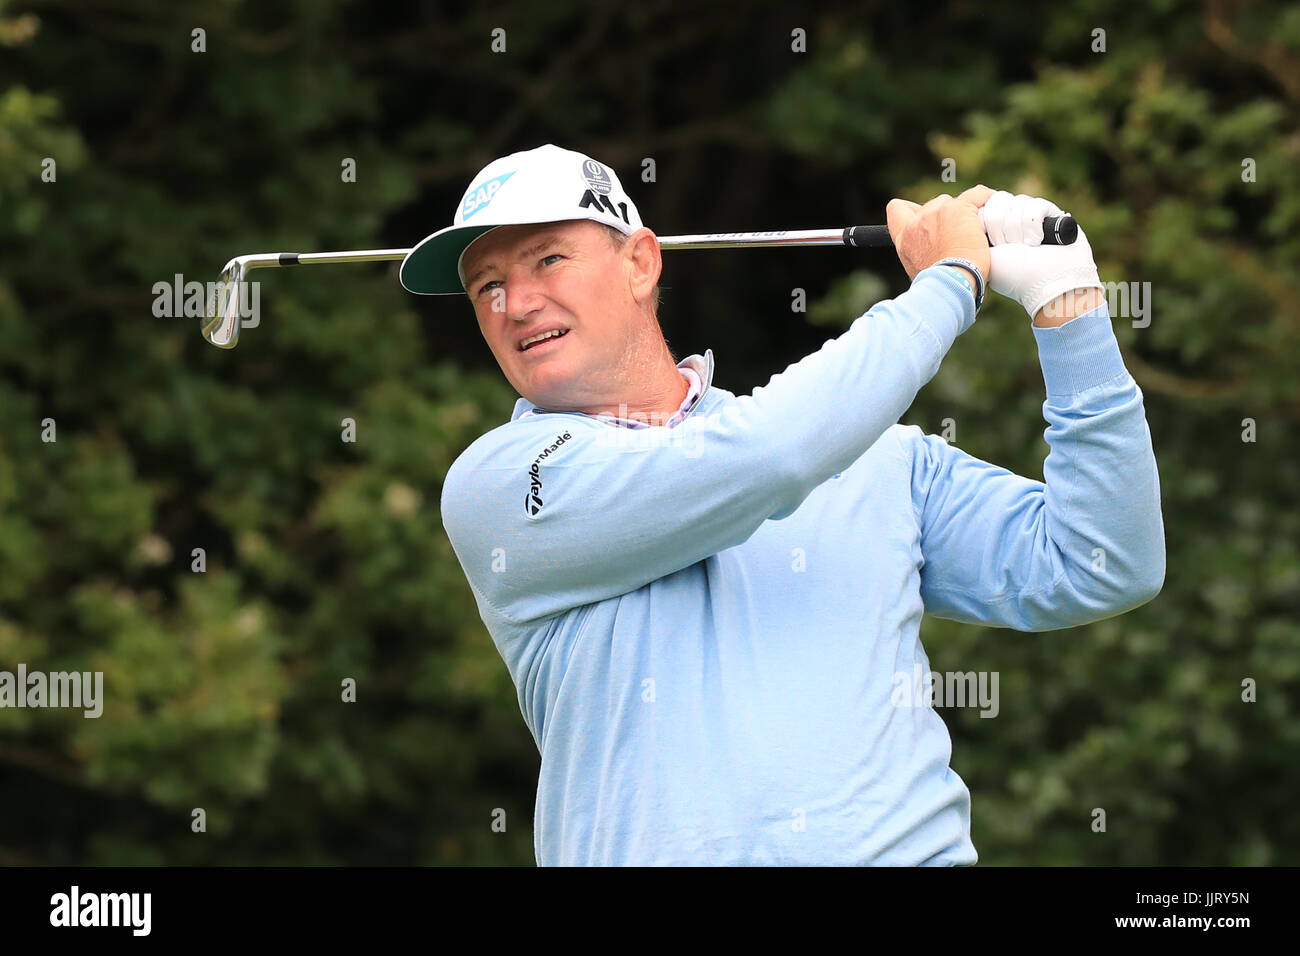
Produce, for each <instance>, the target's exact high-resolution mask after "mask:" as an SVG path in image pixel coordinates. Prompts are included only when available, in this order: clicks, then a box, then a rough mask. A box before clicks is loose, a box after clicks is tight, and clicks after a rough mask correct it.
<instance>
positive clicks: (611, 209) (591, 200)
mask: <svg viewBox="0 0 1300 956" xmlns="http://www.w3.org/2000/svg"><path fill="white" fill-rule="evenodd" d="M588 206H595V207H596V208H597V209H603V210H605V211H606V212H608V213H609V214H610V215H611V216H618V217H619V218H620V219H622V220H623V221H624V222H625V223H627V224H628V225H629V226H630V225H632V220H631V219H629V218H627V203H625V202H621V203H619V204H618V207H617V208H615V206H614V204H613V203H612V202H610V199H609V197H608V196H597V195H596V194H595V193H594V192H593V191H592V190H590V189H588V190H587V191H586V192H584V193H583V194H582V198H581V199H580V200H578V208H579V209H586V208H587V207H588Z"/></svg>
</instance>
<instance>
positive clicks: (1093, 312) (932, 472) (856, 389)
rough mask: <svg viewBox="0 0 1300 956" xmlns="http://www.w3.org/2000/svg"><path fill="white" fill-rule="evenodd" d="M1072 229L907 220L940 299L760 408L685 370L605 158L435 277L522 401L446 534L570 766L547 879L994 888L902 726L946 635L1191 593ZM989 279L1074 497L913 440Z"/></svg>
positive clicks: (934, 442)
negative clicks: (859, 880) (473, 320)
mask: <svg viewBox="0 0 1300 956" xmlns="http://www.w3.org/2000/svg"><path fill="white" fill-rule="evenodd" d="M1051 213H1059V210H1057V209H1056V207H1055V206H1053V205H1051V204H1050V203H1047V202H1045V201H1043V200H1038V199H1033V198H1031V197H1027V196H1020V197H1012V196H1010V195H1009V194H1006V193H993V192H992V190H989V189H986V188H984V187H976V188H974V189H972V190H968V191H967V192H966V193H963V194H962V196H961V197H959V198H956V199H954V198H951V197H948V196H940V197H937V198H936V199H933V200H931V201H930V202H928V203H926V204H925V205H924V206H917V205H916V204H913V203H906V202H903V201H901V200H894V201H892V202H891V203H890V205H889V208H888V219H889V228H890V232H891V235H892V236H893V238H894V243H895V246H896V248H897V251H898V254H899V257H900V259H901V261H902V263H903V265H904V267H905V269H906V271H907V273H908V275H909V276H910V277H911V278H912V280H913V281H912V285H911V287H910V289H908V291H906V292H904V293H903V294H902V295H900V296H898V298H896V299H893V300H887V301H884V302H880V303H878V304H876V305H875V306H874V307H873V308H872V309H871V310H870V311H869V312H867V313H866V314H865V315H864V316H862V317H861V318H859V319H858V320H856V321H855V322H854V324H853V325H852V327H851V328H850V329H849V330H848V331H846V332H845V333H844V334H843V335H841V336H839V337H838V338H836V339H834V340H832V341H829V342H827V343H826V344H825V345H824V346H823V347H822V348H821V349H819V350H818V351H816V352H814V353H813V354H811V355H809V356H807V357H806V358H804V359H803V360H801V361H799V362H796V363H795V364H794V365H791V366H790V367H789V368H788V369H786V370H785V371H784V372H782V373H780V374H778V375H774V376H773V377H772V379H771V380H770V381H769V383H768V384H767V385H766V386H763V387H760V388H756V389H755V390H754V392H753V394H752V395H745V396H736V395H733V394H732V393H731V392H728V391H725V390H723V389H720V388H717V387H716V386H714V385H713V383H712V378H713V356H712V353H711V352H708V351H706V352H705V353H704V355H702V356H701V355H692V356H690V357H689V358H687V359H685V360H684V361H682V362H681V363H680V364H674V362H673V359H672V356H671V353H670V352H669V351H668V348H667V346H666V344H665V343H664V340H663V336H662V333H661V332H660V331H659V327H658V322H657V320H656V316H655V305H654V304H655V298H656V289H657V283H658V280H659V276H660V271H661V268H662V260H661V258H660V250H659V245H658V242H657V240H656V239H655V236H654V234H653V233H652V232H651V231H650V230H649V229H646V228H644V227H643V226H642V224H641V220H640V216H639V214H638V213H637V210H636V206H635V205H634V204H633V203H632V201H631V199H630V198H628V196H627V195H626V193H625V192H624V191H623V188H622V185H621V183H620V182H619V180H618V177H617V176H616V175H615V174H614V172H613V170H611V169H609V168H608V167H606V166H603V165H602V164H600V163H598V162H596V161H594V160H592V159H590V158H589V157H586V156H583V155H581V154H579V153H575V152H571V151H569V150H563V149H559V148H557V147H555V146H550V145H548V146H542V147H539V148H538V149H534V150H529V151H526V152H520V153H515V154H512V155H510V156H506V157H504V158H502V159H498V160H496V161H495V162H493V163H491V164H489V165H488V166H487V167H485V168H484V169H483V170H482V171H481V172H480V173H479V174H478V176H476V177H475V178H474V180H473V182H472V183H471V185H470V188H469V189H468V191H467V192H466V193H465V197H464V200H463V201H462V204H461V208H460V210H459V211H458V212H457V214H456V218H455V223H454V224H453V225H452V226H451V227H449V228H448V229H444V230H441V231H440V232H438V233H435V234H434V235H432V236H430V237H429V238H427V239H426V240H424V242H422V243H421V244H420V246H418V247H417V248H416V249H414V250H413V251H412V253H411V255H410V256H409V257H408V258H407V260H406V261H405V262H404V263H403V266H402V282H403V284H404V285H405V286H406V288H408V289H409V290H410V291H412V292H417V293H424V294H457V293H467V294H468V295H469V297H470V301H471V303H472V304H473V306H474V311H475V314H476V315H477V317H478V322H479V328H480V329H481V330H482V333H483V336H484V338H485V339H486V340H487V343H488V345H489V347H490V348H491V349H492V353H493V355H495V356H496V359H497V362H498V363H499V364H500V366H501V369H502V371H503V372H504V373H505V375H506V378H507V379H508V380H509V381H510V383H511V385H513V386H514V387H515V389H516V390H517V391H518V392H519V394H520V395H521V396H523V397H522V398H521V399H520V400H519V402H518V403H517V404H516V406H515V410H514V414H513V415H512V416H511V420H510V422H509V423H507V424H504V425H502V426H500V427H498V428H496V429H494V430H492V431H491V432H489V433H488V434H486V435H484V436H483V437H481V438H479V439H478V440H477V441H475V442H474V443H473V444H472V445H471V446H470V447H469V448H468V449H467V450H466V451H465V452H464V453H463V454H462V455H461V456H460V457H459V458H458V459H457V460H456V462H455V463H454V464H453V465H452V467H451V469H450V470H449V472H448V474H447V478H446V481H445V483H444V486H443V493H442V509H443V521H444V524H445V527H446V530H447V534H448V536H449V538H450V540H451V542H452V545H453V547H454V549H455V552H456V555H457V558H458V559H459V561H460V563H461V566H462V567H463V569H464V571H465V574H466V576H467V578H468V579H469V582H470V585H471V587H472V589H473V592H474V596H475V599H476V601H477V603H478V608H479V612H480V614H481V616H482V618H483V621H484V623H485V624H486V625H487V628H488V630H489V632H490V633H491V635H492V638H493V640H494V641H495V643H496V646H497V648H498V650H499V651H500V653H501V656H502V658H503V659H504V660H505V662H506V666H507V667H508V668H509V671H510V675H511V677H512V678H513V679H514V682H515V685H516V687H517V688H518V693H519V704H520V708H521V710H522V712H523V715H524V720H525V721H526V722H527V724H528V727H529V729H530V730H531V731H532V733H533V737H534V739H535V740H536V742H537V746H538V748H539V750H540V752H541V758H542V761H541V774H540V779H539V782H538V791H537V806H536V817H535V821H534V822H535V827H534V830H535V837H534V839H535V848H536V854H537V861H538V863H539V864H543V865H546V864H604V865H609V864H890V865H963V864H970V863H974V862H975V861H976V858H977V857H976V852H975V847H974V846H973V845H972V843H971V839H970V796H969V792H968V791H967V788H966V786H965V784H964V783H963V782H962V780H961V778H959V777H958V776H957V775H956V774H955V773H953V772H952V771H951V770H950V769H949V767H948V761H949V757H950V755H951V742H950V739H949V736H948V732H947V729H946V727H945V726H944V723H943V721H942V720H941V719H940V718H939V716H938V715H937V714H936V713H935V711H934V710H933V709H932V708H930V707H928V706H902V705H900V704H899V701H898V700H897V695H896V694H895V693H894V691H895V688H896V687H897V680H896V679H895V678H896V676H897V675H900V674H902V675H908V677H909V679H910V676H911V675H912V674H913V673H914V671H915V669H916V668H917V666H918V665H919V667H920V669H921V672H922V673H925V674H928V673H929V670H930V665H929V660H928V659H927V657H926V654H925V651H924V649H923V648H922V647H921V644H920V641H919V639H918V629H919V624H920V620H921V616H922V613H923V612H927V611H928V612H929V613H931V614H935V615H938V616H941V617H946V618H951V619H955V620H960V621H970V622H979V623H984V624H989V625H994V626H1003V627H1012V628H1017V629H1020V630H1035V631H1040V630H1050V629H1053V628H1063V627H1072V626H1075V625H1079V624H1084V623H1087V622H1089V621H1096V620H1099V619H1102V618H1105V617H1109V616H1112V615H1115V614H1119V613H1121V612H1123V611H1125V610H1128V609H1130V608H1133V607H1136V606H1138V605H1140V604H1142V603H1144V602H1146V601H1148V600H1150V599H1151V598H1152V597H1153V596H1154V595H1155V594H1156V593H1157V592H1158V591H1159V590H1160V587H1161V584H1162V582H1163V579H1164V534H1163V527H1162V524H1161V518H1160V497H1159V485H1158V480H1157V474H1156V466H1155V460H1154V456H1153V454H1152V449H1151V442H1150V435H1149V432H1148V429H1147V425H1146V420H1145V418H1144V413H1143V407H1142V396H1141V392H1140V391H1139V390H1138V387H1137V385H1136V384H1135V383H1134V381H1133V379H1132V377H1131V376H1130V375H1129V374H1128V372H1127V371H1126V370H1125V368H1124V365H1123V363H1122V361H1121V358H1120V353H1119V349H1118V346H1117V344H1116V342H1115V338H1114V334H1113V332H1112V330H1111V326H1110V321H1109V317H1108V314H1107V311H1106V308H1105V304H1104V301H1103V300H1102V297H1101V294H1100V289H1101V283H1100V280H1099V279H1098V277H1097V270H1096V266H1095V264H1093V261H1092V252H1091V249H1090V247H1089V246H1088V243H1087V239H1086V237H1085V236H1084V235H1083V233H1082V231H1081V232H1080V235H1079V239H1078V241H1077V242H1076V243H1075V244H1074V245H1073V246H1069V247H1045V246H1041V245H1037V244H1036V243H1038V242H1039V241H1041V236H1042V230H1041V221H1042V217H1043V215H1044V214H1051ZM607 227H609V228H607ZM611 230H612V232H613V234H614V235H612V236H611ZM990 239H991V240H992V247H991V248H990ZM990 268H991V271H992V274H991V281H992V287H993V288H994V289H995V290H997V291H999V292H1001V293H1003V294H1007V295H1012V296H1015V297H1017V298H1018V299H1019V300H1020V301H1021V303H1022V304H1023V305H1024V306H1025V307H1026V309H1027V311H1028V313H1029V315H1031V316H1033V326H1034V335H1035V338H1036V339H1037V343H1038V350H1039V355H1040V358H1041V362H1042V368H1043V376H1044V380H1045V383H1046V386H1047V402H1046V403H1045V405H1044V412H1045V415H1046V417H1047V420H1048V422H1049V423H1050V428H1049V429H1048V431H1047V433H1046V434H1047V440H1048V443H1049V445H1050V447H1051V452H1050V454H1049V456H1048V458H1047V460H1046V463H1045V474H1046V478H1047V481H1046V483H1042V482H1037V481H1032V480H1030V479H1027V478H1022V477H1019V476H1016V475H1013V474H1010V473H1009V472H1007V471H1005V470H1004V469H1001V468H998V467H996V466H994V465H990V464H987V463H985V462H982V461H979V460H977V459H975V458H973V457H971V456H970V455H967V454H966V453H964V452H962V451H961V450H960V449H957V448H954V447H951V446H949V445H948V444H946V443H945V442H944V441H942V440H941V439H938V438H936V437H934V436H930V435H925V434H923V433H922V432H921V431H920V429H918V428H915V427H905V426H901V425H898V424H896V422H897V421H898V419H899V417H900V416H901V415H902V414H903V413H904V412H905V411H906V410H907V408H908V406H909V405H911V403H912V401H913V398H914V397H915V395H916V393H917V391H918V390H919V389H920V388H921V386H922V385H924V384H925V382H927V381H928V380H929V379H930V378H931V377H933V375H934V374H935V373H936V371H937V370H938V367H939V363H940V360H941V359H942V358H943V355H944V354H945V353H946V351H947V350H948V348H949V347H950V346H951V345H952V343H953V341H954V340H955V339H956V337H957V336H958V335H959V334H960V333H961V332H962V331H964V330H965V329H967V328H969V327H970V325H971V324H972V323H973V322H974V320H975V314H976V309H977V305H978V301H979V300H980V299H981V298H982V295H983V287H984V283H985V281H986V280H987V279H989V278H990ZM1099 555H1101V556H1102V559H1099V557H1098V556H1099Z"/></svg>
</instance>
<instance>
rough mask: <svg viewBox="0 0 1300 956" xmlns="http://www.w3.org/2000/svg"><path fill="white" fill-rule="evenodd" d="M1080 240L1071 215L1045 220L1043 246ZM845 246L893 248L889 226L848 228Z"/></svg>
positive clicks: (845, 232)
mask: <svg viewBox="0 0 1300 956" xmlns="http://www.w3.org/2000/svg"><path fill="white" fill-rule="evenodd" d="M1077 238H1079V224H1078V223H1077V222H1075V221H1074V217H1073V216H1071V215H1068V214H1067V215H1064V216H1048V217H1046V218H1045V219H1044V220H1043V245H1045V246H1068V245H1070V243H1072V242H1074V240H1075V239H1077ZM844 244H845V245H846V246H853V247H854V248H857V249H878V248H881V247H883V246H892V245H893V244H894V240H893V239H891V238H889V227H888V226H848V227H846V228H845V230H844Z"/></svg>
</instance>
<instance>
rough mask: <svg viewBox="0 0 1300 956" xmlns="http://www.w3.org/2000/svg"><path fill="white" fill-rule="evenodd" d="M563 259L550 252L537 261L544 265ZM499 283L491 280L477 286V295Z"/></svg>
mask: <svg viewBox="0 0 1300 956" xmlns="http://www.w3.org/2000/svg"><path fill="white" fill-rule="evenodd" d="M563 258H564V256H562V255H560V254H559V253H558V252H552V253H551V254H550V255H549V256H542V258H541V259H540V260H538V261H539V262H542V263H545V262H546V260H547V259H563ZM499 281H500V280H499V279H493V280H492V281H491V282H485V283H483V285H481V286H479V290H478V294H479V295H482V294H483V293H484V292H486V291H488V289H490V288H492V286H494V285H496V284H497V283H498V282H499Z"/></svg>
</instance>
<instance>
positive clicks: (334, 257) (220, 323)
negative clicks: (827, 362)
mask: <svg viewBox="0 0 1300 956" xmlns="http://www.w3.org/2000/svg"><path fill="white" fill-rule="evenodd" d="M1078 234H1079V229H1078V225H1077V223H1075V221H1074V219H1073V217H1071V216H1068V215H1066V216H1048V217H1047V218H1045V219H1044V220H1043V245H1049V246H1066V245H1069V244H1070V243H1072V242H1074V240H1075V238H1076V237H1077V236H1078ZM893 244H894V243H893V240H892V239H890V237H889V227H888V226H846V227H844V228H842V229H803V230H781V231H776V232H712V233H706V234H702V235H694V236H660V237H659V246H660V248H662V249H761V248H768V247H773V246H850V247H853V248H856V249H868V248H883V247H892V246H893ZM410 251H411V250H410V249H362V250H358V251H355V252H260V253H254V254H252V255H247V256H236V257H235V258H233V259H231V260H230V261H229V262H227V263H226V267H225V268H224V269H223V270H222V271H221V277H220V278H219V279H218V280H217V282H216V283H215V285H214V287H213V288H212V290H211V293H210V294H209V296H208V301H207V315H206V316H205V318H204V320H203V337H204V338H205V339H207V340H208V341H209V342H211V343H212V344H213V345H215V346H217V347H218V348H223V349H233V348H234V347H235V346H236V345H237V344H238V342H239V328H240V325H241V322H240V319H241V317H242V313H241V310H240V304H241V301H243V300H244V298H245V297H244V294H243V288H242V287H243V283H244V282H245V281H247V278H248V273H249V272H250V271H252V270H253V269H264V268H268V267H271V266H306V265H316V264H320V263H332V262H384V261H388V260H394V259H405V258H406V256H407V255H408V254H409V253H410Z"/></svg>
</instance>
